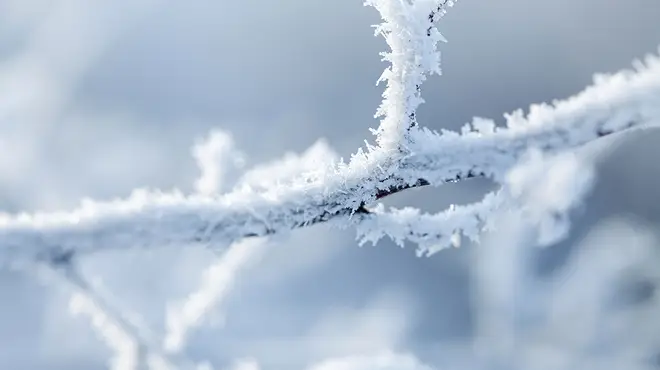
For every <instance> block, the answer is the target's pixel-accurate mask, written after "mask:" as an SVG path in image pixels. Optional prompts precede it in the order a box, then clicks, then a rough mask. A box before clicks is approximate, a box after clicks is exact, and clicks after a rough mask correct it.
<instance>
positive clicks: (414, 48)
mask: <svg viewBox="0 0 660 370" xmlns="http://www.w3.org/2000/svg"><path fill="white" fill-rule="evenodd" d="M365 5H367V6H373V7H375V8H376V9H377V10H378V12H379V13H380V15H381V17H382V19H383V21H384V22H383V23H381V24H380V25H378V26H376V35H382V36H383V37H384V38H385V41H386V42H387V44H388V46H389V47H390V52H387V53H381V55H382V56H383V60H384V61H387V62H389V63H390V66H389V67H388V68H386V69H385V71H383V74H382V75H381V77H380V78H379V79H378V83H380V82H382V81H383V82H386V83H387V87H386V88H385V91H384V92H383V101H382V103H381V105H380V107H379V108H378V111H377V112H376V116H375V117H377V118H378V117H380V118H381V121H380V125H379V127H378V128H377V129H376V130H372V132H373V133H374V134H375V135H376V136H377V142H378V145H379V147H380V148H381V149H385V150H392V149H398V151H399V152H405V151H407V149H406V142H407V141H409V140H410V137H409V135H408V133H409V131H410V130H411V129H412V128H413V127H415V126H417V117H416V111H417V107H418V106H419V105H420V104H422V103H423V102H424V99H422V97H421V85H422V83H423V82H424V81H425V80H426V75H427V74H433V73H436V74H441V71H440V53H439V52H438V50H437V43H438V42H439V41H446V40H445V38H444V37H443V36H442V35H441V34H440V32H439V31H438V30H437V29H436V28H435V22H436V21H437V20H438V19H440V18H441V17H442V15H444V14H445V12H446V9H447V8H448V7H450V6H453V5H454V1H450V0H439V1H438V0H416V1H412V2H411V1H408V0H366V1H365Z"/></svg>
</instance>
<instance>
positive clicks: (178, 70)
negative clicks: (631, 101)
mask: <svg viewBox="0 0 660 370" xmlns="http://www.w3.org/2000/svg"><path fill="white" fill-rule="evenodd" d="M658 14H660V2H657V1H654V0H629V1H626V2H621V1H619V2H616V1H608V2H606V3H604V2H603V1H599V0H582V1H579V2H575V1H570V0H555V1H544V2H540V1H522V0H503V1H498V2H489V1H483V0H462V1H461V2H459V3H458V4H457V6H456V7H455V8H453V9H452V10H451V11H450V12H449V14H448V15H447V16H446V17H445V18H444V19H443V20H442V21H441V23H440V25H439V29H440V31H441V32H442V33H443V34H444V36H445V37H446V38H447V39H448V40H449V43H447V44H443V45H441V50H442V56H443V62H442V68H443V73H444V75H443V76H441V77H437V76H436V77H433V78H432V79H430V80H429V82H427V83H426V84H425V85H424V87H423V94H424V98H425V99H426V101H427V103H426V104H424V105H423V106H422V107H421V109H420V112H419V121H420V123H421V124H423V125H426V126H429V127H432V128H435V129H439V128H450V129H456V128H458V127H459V126H462V125H463V124H464V123H465V122H468V121H470V120H471V118H472V117H474V116H482V117H490V118H495V119H498V122H503V119H502V118H501V117H502V114H503V113H506V112H511V111H513V110H515V109H517V108H526V107H528V106H529V104H532V103H536V102H543V101H546V102H550V101H552V100H554V99H560V98H564V97H568V96H570V95H573V94H575V93H577V92H579V91H580V90H582V89H583V88H584V87H585V86H586V85H588V84H590V83H591V79H592V75H593V74H594V73H600V72H615V71H617V70H619V69H622V68H627V67H628V66H630V65H631V63H632V61H633V60H634V59H636V58H641V57H644V56H645V55H646V54H648V53H656V54H657V50H658V45H659V44H660V23H658V21H657V18H658ZM378 22H379V17H378V13H377V12H376V10H375V9H373V8H367V7H364V6H362V3H361V1H359V0H341V1H338V0H337V1H321V0H307V1H301V0H281V1H278V2H273V3H264V2H261V1H255V0H243V1H239V2H229V1H209V0H199V1H194V2H187V3H184V2H166V1H163V0H130V1H129V0H113V1H110V0H103V1H101V0H99V1H94V2H90V1H86V0H0V149H1V150H2V155H1V156H0V209H2V211H5V212H19V211H34V210H58V209H68V208H72V207H75V206H76V205H77V204H78V203H79V202H80V201H81V199H83V198H85V197H91V198H95V199H112V198H116V197H126V196H128V195H129V194H130V192H131V190H132V189H134V188H145V187H146V188H158V189H163V190H171V189H174V188H178V189H181V190H183V191H185V192H191V191H192V190H193V186H194V183H195V179H196V178H197V177H198V176H199V169H198V167H197V166H196V164H195V158H194V155H193V149H192V148H193V147H195V145H199V143H200V142H201V141H202V140H203V139H204V138H205V137H206V136H207V135H208V133H209V131H210V130H212V129H219V130H221V131H223V132H226V133H229V134H231V137H232V138H233V139H232V140H233V142H234V145H235V146H236V148H238V149H239V150H240V151H241V152H242V153H244V154H243V156H244V162H245V165H246V166H247V167H248V168H249V167H252V166H254V165H258V164H260V163H268V162H272V161H274V160H277V159H278V158H280V157H282V156H284V155H285V154H286V153H302V152H305V150H307V149H308V148H310V147H312V145H314V144H315V143H317V140H318V139H322V140H323V141H322V142H320V143H317V144H316V152H314V153H315V154H314V155H315V156H317V157H318V158H319V159H325V158H326V157H327V158H330V157H333V156H341V157H344V158H347V157H349V156H350V154H351V153H352V152H354V151H355V150H356V149H357V148H358V147H359V146H361V145H363V140H364V139H365V138H366V139H369V140H371V137H370V134H369V131H368V128H369V127H376V125H377V121H376V120H375V119H374V118H373V114H374V113H375V111H376V108H377V106H378V104H379V102H380V99H381V97H380V95H381V93H382V86H381V87H376V86H375V82H376V80H377V79H378V77H379V76H380V74H381V72H382V70H383V68H384V67H385V65H384V64H383V63H382V62H380V57H379V55H378V52H380V51H383V50H385V48H386V45H385V43H384V41H383V40H382V39H380V38H375V37H373V29H372V28H371V27H370V26H371V25H372V24H376V23H378ZM659 142H660V133H658V132H653V131H645V132H643V133H640V132H636V133H631V134H623V135H617V136H616V137H614V138H608V139H607V140H604V141H602V142H599V143H596V144H594V145H593V151H595V152H597V153H598V155H597V156H596V157H597V160H596V165H597V183H596V186H595V189H594V191H593V192H592V194H591V195H590V196H589V197H588V199H587V202H586V204H585V206H584V207H583V208H581V209H580V210H579V212H576V213H575V214H574V215H573V216H572V219H573V220H574V222H573V227H572V230H571V235H570V237H569V239H568V240H565V241H563V242H561V243H559V244H558V245H555V246H551V247H548V248H544V249H538V248H533V247H530V245H531V244H532V243H531V242H530V238H533V235H531V234H533V230H529V229H527V228H525V227H523V226H521V223H520V222H519V220H513V219H508V218H506V217H504V216H503V217H502V220H501V222H499V224H501V225H499V227H498V229H497V231H495V232H493V233H490V234H489V235H487V236H486V237H485V239H484V241H483V242H482V243H481V244H480V245H478V246H475V245H465V246H463V247H461V248H458V249H451V250H447V251H443V252H441V253H438V254H436V255H434V256H432V257H431V258H421V259H420V258H417V257H415V254H414V250H413V246H411V247H410V248H405V249H401V248H398V247H396V246H394V245H393V244H392V243H390V242H389V241H382V242H380V243H379V244H378V245H377V246H375V247H371V246H368V247H363V248H358V247H357V243H356V242H355V240H354V239H355V235H354V231H353V230H347V231H337V230H331V229H329V228H327V227H326V226H318V227H314V228H312V229H309V230H300V231H298V232H295V233H293V234H292V235H291V238H290V239H286V240H282V241H276V242H272V243H269V246H268V248H267V249H266V250H265V251H263V252H261V253H260V257H259V259H258V260H257V261H256V262H255V263H253V264H251V265H250V266H249V267H248V268H247V269H246V270H245V271H243V272H242V273H241V275H240V278H239V279H238V281H237V283H236V286H235V287H234V289H233V290H232V293H231V294H230V295H229V296H228V298H227V300H226V301H225V302H224V303H223V304H222V305H221V306H222V307H221V311H222V315H221V316H222V319H221V320H220V319H218V320H219V321H220V322H222V323H224V324H223V325H220V324H217V323H216V325H204V327H203V328H201V329H199V330H197V331H195V332H194V333H193V335H192V336H191V338H190V343H189V345H188V355H189V356H190V357H192V358H195V359H200V360H201V359H209V360H211V362H212V363H213V364H215V365H217V366H219V367H221V368H223V366H228V364H230V363H232V362H233V361H235V360H236V359H240V358H251V359H254V360H255V361H257V362H258V363H259V364H260V365H261V367H262V368H263V369H289V368H290V369H303V368H306V367H308V366H310V365H312V364H314V363H317V362H318V361H321V360H323V359H325V358H330V357H338V356H339V357H341V356H347V355H362V354H370V353H375V352H379V351H384V350H389V351H394V352H396V353H409V354H411V356H414V357H415V358H417V360H418V361H419V362H420V363H426V364H427V365H429V366H430V367H431V368H437V369H445V368H446V369H458V368H461V369H462V368H484V369H485V368H489V369H490V368H492V369H514V368H520V369H536V368H538V369H545V368H547V369H558V368H577V369H591V368H594V369H608V368H612V369H646V368H651V369H652V368H654V366H660V334H658V333H660V330H655V329H658V328H657V327H660V314H658V312H659V311H658V310H659V309H660V305H658V304H657V302H656V301H657V299H658V298H657V297H656V290H657V284H658V283H660V280H657V278H656V275H659V274H660V272H658V271H660V270H658V267H657V266H658V263H660V259H658V257H657V252H658V250H657V249H658V243H657V237H658V235H657V233H658V231H659V230H660V229H659V228H658V226H659V224H658V221H659V220H660V165H659V164H658V161H657V160H656V158H658V156H660V146H659V145H658V143H659ZM319 148H320V149H319ZM331 148H332V149H331ZM590 150H591V148H590ZM239 175H240V168H235V169H234V170H233V171H229V172H228V174H227V176H226V181H227V182H228V184H231V183H232V182H235V181H236V180H237V179H238V176H239ZM491 188H492V184H490V183H489V182H487V181H481V180H474V181H468V182H465V183H461V184H451V185H447V186H444V187H441V188H437V189H424V190H418V191H409V192H405V193H403V194H400V195H397V196H396V197H393V199H391V200H388V201H387V203H388V204H392V205H398V206H402V205H412V206H418V207H421V208H423V209H424V210H427V211H433V210H435V211H438V210H441V209H443V208H444V207H446V206H448V205H449V204H454V203H456V204H463V203H467V202H471V201H475V200H478V199H479V198H480V197H481V196H482V195H483V194H484V193H485V192H486V191H488V190H489V189H491ZM211 262H212V255H211V254H209V253H208V252H204V251H200V250H197V249H192V248H185V249H184V248H182V249H180V250H165V251H162V252H158V253H147V252H131V253H116V254H115V253H106V254H103V255H95V256H92V257H89V258H88V259H87V260H85V261H84V263H83V266H82V267H83V269H84V270H85V271H86V272H87V273H88V274H89V276H90V277H94V278H97V279H101V280H102V281H103V283H104V284H105V286H106V287H107V288H108V289H109V290H111V291H112V292H113V294H114V295H115V296H116V298H117V299H118V301H119V302H120V304H121V305H122V306H123V307H124V308H125V309H126V310H130V311H134V312H136V313H139V314H140V315H141V316H142V317H143V319H144V320H146V321H147V322H148V324H149V325H150V326H152V327H153V328H162V327H163V325H164V324H163V321H164V319H165V307H166V304H167V303H168V302H170V301H172V300H180V299H183V298H184V297H185V296H186V295H187V294H189V292H190V291H191V290H193V289H195V287H196V286H197V285H198V282H199V279H200V277H201V276H202V274H203V271H204V269H205V268H206V267H207V266H208V265H209V264H210V263H211ZM656 270H657V271H656ZM597 292H598V293H597ZM601 293H602V294H601ZM603 294H604V296H608V297H609V295H610V294H611V299H610V300H606V301H607V302H609V303H607V304H604V306H606V307H604V308H603V307H601V305H596V304H595V303H594V302H598V303H599V304H600V303H602V302H601V300H602V299H601V298H602V296H603ZM69 295H70V292H68V290H67V289H66V287H63V286H60V285H58V284H55V283H53V284H44V283H42V282H40V281H39V280H38V279H36V278H35V276H34V274H32V273H29V272H7V271H3V272H0V343H1V345H0V367H1V368H3V369H4V368H6V369H96V368H99V369H100V368H105V367H106V366H107V361H108V358H109V356H110V354H111V352H110V350H109V349H108V348H107V347H106V346H105V344H104V343H103V342H102V341H101V340H99V339H98V338H97V336H96V335H95V333H94V332H93V330H92V329H91V328H90V326H89V324H88V322H87V321H86V320H85V319H81V318H76V317H73V316H72V315H71V314H70V313H69V312H68V303H67V302H68V299H69ZM507 338H508V339H507ZM420 366H421V365H420ZM416 369H417V368H416ZM419 369H422V367H419Z"/></svg>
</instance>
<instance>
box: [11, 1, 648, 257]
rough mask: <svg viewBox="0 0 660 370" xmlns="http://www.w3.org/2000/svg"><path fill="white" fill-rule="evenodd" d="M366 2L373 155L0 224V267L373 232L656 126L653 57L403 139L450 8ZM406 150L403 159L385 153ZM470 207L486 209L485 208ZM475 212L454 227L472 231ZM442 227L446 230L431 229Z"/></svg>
mask: <svg viewBox="0 0 660 370" xmlns="http://www.w3.org/2000/svg"><path fill="white" fill-rule="evenodd" d="M367 4H368V5H373V6H375V7H376V8H377V9H378V10H379V11H380V12H381V15H382V16H383V18H384V20H385V22H384V23H383V24H382V25H380V26H379V28H378V32H379V33H380V34H383V35H384V36H385V38H386V40H387V41H388V43H389V44H390V46H391V47H392V52H391V53H389V54H386V56H385V58H386V60H388V61H390V62H391V64H392V65H391V67H390V68H388V70H386V72H385V75H384V76H385V78H386V79H387V82H388V87H387V89H386V91H385V94H384V101H383V105H382V106H381V109H380V110H379V112H380V114H381V115H382V116H383V120H382V121H381V124H380V128H379V130H377V132H376V133H377V135H378V137H377V142H378V146H370V145H368V144H367V148H366V150H362V149H360V150H358V152H357V153H356V154H354V155H353V156H352V158H351V160H350V162H349V163H344V162H343V161H340V162H339V163H338V164H334V165H326V166H318V168H316V169H315V170H313V171H310V172H307V173H305V174H304V175H301V176H298V177H296V178H295V179H293V180H288V181H280V182H276V183H272V184H268V186H262V185H260V186H258V187H256V188H255V187H252V186H250V184H249V183H244V184H242V185H241V184H239V186H238V187H236V188H235V189H234V190H233V191H231V192H229V193H226V194H223V195H214V194H212V193H210V192H208V191H206V190H205V191H204V193H205V194H194V195H189V196H187V195H184V194H182V193H180V192H170V193H163V192H158V191H147V190H139V191H135V192H134V193H133V194H132V195H131V196H130V197H129V198H127V199H122V200H115V201H111V202H96V201H92V200H86V201H84V202H83V203H82V205H81V206H80V207H79V208H78V209H75V210H73V211H69V212H55V213H34V214H20V215H9V214H4V215H0V266H8V265H25V264H32V263H34V262H35V261H41V262H49V263H50V262H53V261H58V260H61V259H66V258H69V257H70V256H72V255H78V254H87V253H95V252H100V251H104V250H110V249H131V248H161V247H164V246H168V245H169V246H171V245H177V246H179V245H189V244H194V243H201V244H207V245H208V244H212V245H223V246H224V245H227V244H229V243H232V242H235V241H238V240H240V239H243V238H246V237H256V236H265V235H270V234H274V233H282V232H286V231H288V230H292V229H296V228H300V227H305V226H309V225H314V224H318V223H322V222H328V221H332V222H335V223H336V224H337V225H351V224H354V223H356V222H372V224H373V222H375V221H374V220H373V218H374V217H378V215H377V212H376V214H374V213H373V212H372V211H370V210H369V207H370V206H372V205H373V203H374V202H375V201H376V200H378V199H381V198H384V197H387V196H389V195H392V194H395V193H398V192H401V191H403V190H406V189H409V188H413V187H419V186H426V185H433V186H439V185H442V184H444V183H446V182H453V181H459V180H463V179H466V178H471V177H476V176H485V177H489V178H492V179H494V180H495V181H497V182H499V183H501V184H502V183H503V182H504V181H505V178H506V174H507V173H508V171H509V170H510V169H511V168H512V167H513V166H514V165H515V164H516V163H517V162H518V161H519V160H520V159H521V158H523V156H524V155H525V154H526V153H528V151H529V150H530V149H536V150H539V151H541V152H543V153H546V154H555V153H559V152H562V151H565V150H571V149H574V148H577V147H580V146H582V145H585V144H587V143H589V142H591V141H594V140H596V139H598V138H600V137H603V136H606V135H610V134H612V133H616V132H620V131H623V130H625V129H628V128H632V127H644V126H648V125H652V124H657V123H659V122H660V108H659V107H660V60H659V59H658V57H649V58H648V60H647V61H646V64H645V65H641V63H639V64H638V65H637V66H636V69H635V70H631V71H623V72H619V73H617V74H614V75H612V76H600V77H598V78H597V80H596V83H595V84H594V85H593V86H591V87H589V88H588V89H586V90H585V91H583V92H582V93H580V94H578V95H576V96H574V97H571V98H569V99H567V100H563V101H558V102H555V103H553V104H552V105H536V106H532V107H531V109H530V112H529V114H528V115H526V116H525V115H523V113H522V111H517V112H515V113H513V114H511V115H507V116H506V118H507V125H506V127H505V128H495V124H494V122H493V121H491V120H487V119H475V121H474V122H472V124H471V125H469V126H466V128H464V130H463V132H461V133H455V132H448V131H443V132H442V133H435V132H430V131H429V130H426V129H415V130H408V129H409V128H410V125H409V123H410V122H411V121H410V119H411V117H410V114H411V113H414V111H415V109H416V107H417V106H418V105H419V104H420V103H421V97H420V96H419V84H421V82H423V80H424V78H425V77H424V76H425V73H427V72H429V71H436V72H437V71H438V70H437V67H438V53H437V50H436V48H435V45H436V43H437V41H438V40H440V39H441V38H440V36H439V34H435V33H434V32H435V31H433V29H432V32H431V33H432V34H433V35H435V36H433V37H429V36H428V35H427V31H426V30H425V27H429V26H433V21H435V20H436V19H437V18H438V17H439V16H441V15H442V14H444V11H445V10H446V7H448V6H450V5H451V4H452V2H450V1H446V2H443V1H440V2H438V1H430V0H418V1H414V2H409V1H395V0H373V1H368V2H367ZM404 132H405V134H404ZM404 137H405V138H407V140H403V138H404ZM402 140H403V141H402ZM400 144H402V145H401V146H399V145H400ZM404 146H405V150H403V151H401V150H393V149H395V147H396V148H399V149H401V148H403V147H404ZM211 185H212V184H211ZM209 186H210V185H209ZM474 207H475V208H474V209H482V208H484V207H485V208H484V209H488V207H487V206H485V205H483V204H481V205H475V206H474ZM457 209H459V210H460V209H463V208H457ZM451 213H452V211H451V210H450V211H448V213H447V215H449V214H451ZM475 214H476V213H475ZM475 214H473V215H472V216H471V217H463V218H461V219H462V220H463V221H464V222H463V221H461V222H456V223H455V224H452V225H453V226H452V227H451V229H455V231H456V232H459V231H461V230H474V223H473V220H474V219H475V217H474V216H475ZM447 217H449V216H442V217H435V218H434V220H435V221H434V223H437V222H440V220H444V222H449V221H448V220H449V219H451V220H454V218H453V217H454V216H451V217H449V218H447ZM468 220H472V221H468ZM452 222H454V221H452ZM438 230H445V229H444V228H443V227H441V226H440V225H438ZM468 234H474V232H473V231H469V232H468ZM437 235H439V234H437Z"/></svg>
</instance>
